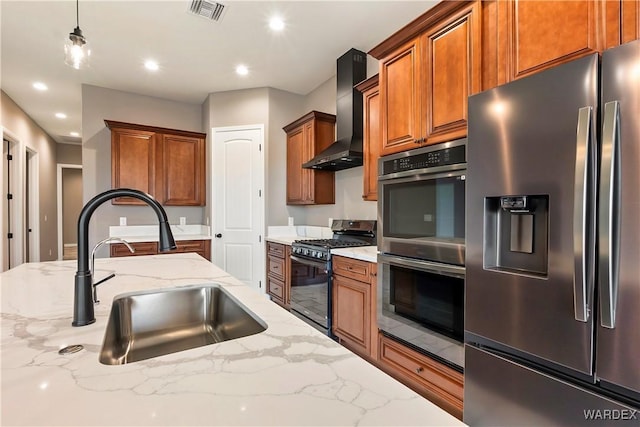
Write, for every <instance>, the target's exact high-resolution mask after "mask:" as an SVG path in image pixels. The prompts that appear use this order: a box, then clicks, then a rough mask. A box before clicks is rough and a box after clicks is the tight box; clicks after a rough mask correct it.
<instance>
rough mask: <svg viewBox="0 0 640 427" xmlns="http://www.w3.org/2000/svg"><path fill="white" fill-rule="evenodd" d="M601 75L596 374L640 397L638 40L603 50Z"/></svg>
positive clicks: (639, 66) (639, 52)
mask: <svg viewBox="0 0 640 427" xmlns="http://www.w3.org/2000/svg"><path fill="white" fill-rule="evenodd" d="M602 76H603V77H602V93H603V97H602V105H604V106H605V108H604V109H605V113H604V114H603V115H602V116H603V136H602V161H601V168H600V170H601V177H600V188H601V192H600V210H599V212H600V215H599V228H600V236H601V237H600V241H599V252H600V253H599V295H600V298H601V300H600V310H601V311H600V317H601V319H600V322H598V329H597V349H596V364H597V366H596V372H597V376H598V378H600V379H601V380H602V381H606V382H608V383H614V384H617V385H619V386H622V387H625V388H627V389H629V390H632V391H633V392H635V393H640V354H639V351H640V350H639V349H640V219H639V218H640V126H639V125H638V118H639V117H640V42H637V41H636V42H632V43H628V44H625V45H623V46H621V47H618V48H615V49H612V50H608V51H605V52H604V54H603V56H602ZM616 101H617V106H616V105H615V104H614V102H616ZM614 107H617V108H614ZM616 110H617V111H616ZM616 115H617V117H616ZM614 124H615V125H617V126H618V129H615V128H614V126H613V125H614ZM612 161H613V167H611V164H612ZM612 175H613V186H612V187H611V186H610V185H609V184H610V183H611V182H612V180H611V177H612ZM611 190H613V192H611ZM636 398H639V397H636Z"/></svg>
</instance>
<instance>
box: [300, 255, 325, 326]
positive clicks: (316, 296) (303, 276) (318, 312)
mask: <svg viewBox="0 0 640 427" xmlns="http://www.w3.org/2000/svg"><path fill="white" fill-rule="evenodd" d="M329 269H330V266H329V263H327V262H321V261H314V260H309V259H305V258H301V257H297V256H293V255H292V256H291V275H290V276H291V298H290V299H291V305H290V306H291V310H292V311H293V312H294V314H297V315H298V317H301V318H302V319H303V320H305V321H306V322H307V323H310V324H311V325H312V326H315V327H316V328H318V329H320V330H322V331H323V332H325V333H328V331H329V330H330V329H331V306H330V303H331V292H330V290H331V283H330V282H331V277H330V276H329V274H327V272H328V270H329Z"/></svg>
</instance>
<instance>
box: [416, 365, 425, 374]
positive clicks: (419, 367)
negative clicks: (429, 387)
mask: <svg viewBox="0 0 640 427" xmlns="http://www.w3.org/2000/svg"><path fill="white" fill-rule="evenodd" d="M422 371H424V368H423V367H422V366H418V367H417V368H416V374H419V373H420V372H422Z"/></svg>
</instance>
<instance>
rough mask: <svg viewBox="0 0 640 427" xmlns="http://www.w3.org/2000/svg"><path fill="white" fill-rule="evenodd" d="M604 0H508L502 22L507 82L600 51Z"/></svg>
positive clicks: (603, 21)
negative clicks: (505, 40) (505, 32)
mask: <svg viewBox="0 0 640 427" xmlns="http://www.w3.org/2000/svg"><path fill="white" fill-rule="evenodd" d="M606 3H608V2H607V1H601V0H596V1H594V0H571V1H517V0H511V1H509V3H508V10H507V11H506V13H505V15H506V16H505V17H504V18H505V19H506V23H503V25H502V28H505V29H506V31H507V34H508V43H507V45H508V47H507V55H506V57H507V63H506V64H505V66H506V68H507V73H506V74H507V79H508V81H510V80H515V79H518V78H521V77H524V76H526V75H529V74H532V73H535V72H538V71H541V70H543V69H546V68H550V67H553V66H555V65H558V64H560V63H563V62H567V61H570V60H572V59H576V58H579V57H582V56H586V55H589V54H591V53H594V52H600V51H602V49H603V48H604V43H605V37H604V34H605V32H606V31H605V28H604V26H605V25H606V19H605V18H604V16H603V14H605V12H606V8H605V6H606ZM505 24H506V25H505Z"/></svg>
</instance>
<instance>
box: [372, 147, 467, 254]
mask: <svg viewBox="0 0 640 427" xmlns="http://www.w3.org/2000/svg"><path fill="white" fill-rule="evenodd" d="M378 165H379V167H378V170H379V173H380V175H379V177H378V224H379V226H380V232H379V233H378V249H379V250H380V252H382V253H388V254H394V255H399V256H405V257H409V258H418V259H422V260H429V261H434V262H442V263H448V264H456V265H464V258H465V249H464V248H465V246H464V243H465V242H464V238H465V179H466V139H461V140H456V141H450V142H445V143H441V144H435V145H432V146H427V147H422V148H418V149H415V150H409V151H406V152H402V153H397V154H393V155H390V156H384V157H381V158H380V160H379V163H378Z"/></svg>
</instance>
